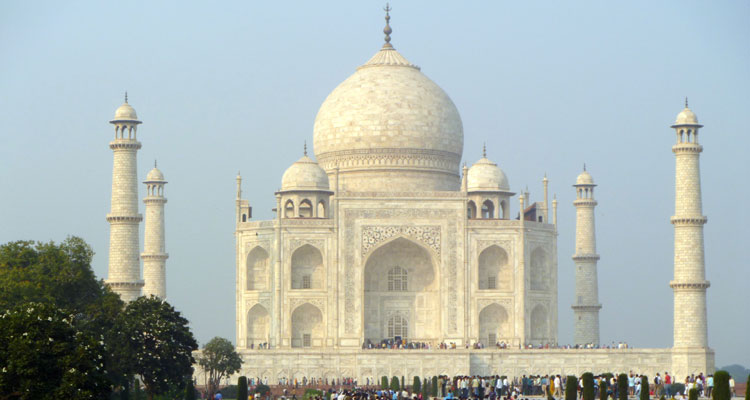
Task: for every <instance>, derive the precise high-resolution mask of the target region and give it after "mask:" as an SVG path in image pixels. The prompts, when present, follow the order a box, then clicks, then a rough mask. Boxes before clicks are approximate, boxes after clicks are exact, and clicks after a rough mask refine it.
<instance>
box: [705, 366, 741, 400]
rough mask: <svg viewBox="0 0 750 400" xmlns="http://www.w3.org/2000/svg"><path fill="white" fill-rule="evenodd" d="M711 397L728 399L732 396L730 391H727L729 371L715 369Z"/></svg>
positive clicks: (716, 399)
mask: <svg viewBox="0 0 750 400" xmlns="http://www.w3.org/2000/svg"><path fill="white" fill-rule="evenodd" d="M745 391H747V389H746V390H745ZM713 398H714V400H729V399H730V398H732V393H730V391H729V372H727V371H716V373H715V374H714V393H713Z"/></svg>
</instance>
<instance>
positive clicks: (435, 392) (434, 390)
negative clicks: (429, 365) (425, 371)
mask: <svg viewBox="0 0 750 400" xmlns="http://www.w3.org/2000/svg"><path fill="white" fill-rule="evenodd" d="M437 381H438V380H437V376H433V377H432V385H431V387H430V393H432V395H433V396H437V395H438V384H437Z"/></svg>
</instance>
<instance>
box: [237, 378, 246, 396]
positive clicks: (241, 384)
mask: <svg viewBox="0 0 750 400" xmlns="http://www.w3.org/2000/svg"><path fill="white" fill-rule="evenodd" d="M237 399H238V400H247V378H246V377H244V376H241V377H239V378H237Z"/></svg>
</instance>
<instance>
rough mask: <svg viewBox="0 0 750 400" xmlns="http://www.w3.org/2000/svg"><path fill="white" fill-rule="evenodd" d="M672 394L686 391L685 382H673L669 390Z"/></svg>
mask: <svg viewBox="0 0 750 400" xmlns="http://www.w3.org/2000/svg"><path fill="white" fill-rule="evenodd" d="M669 391H670V392H672V394H677V393H685V384H684V383H673V384H672V388H671V389H670V390H669Z"/></svg>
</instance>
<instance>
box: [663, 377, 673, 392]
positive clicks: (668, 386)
mask: <svg viewBox="0 0 750 400" xmlns="http://www.w3.org/2000/svg"><path fill="white" fill-rule="evenodd" d="M664 392H666V393H667V397H670V396H672V394H673V393H672V377H671V376H669V372H664Z"/></svg>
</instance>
